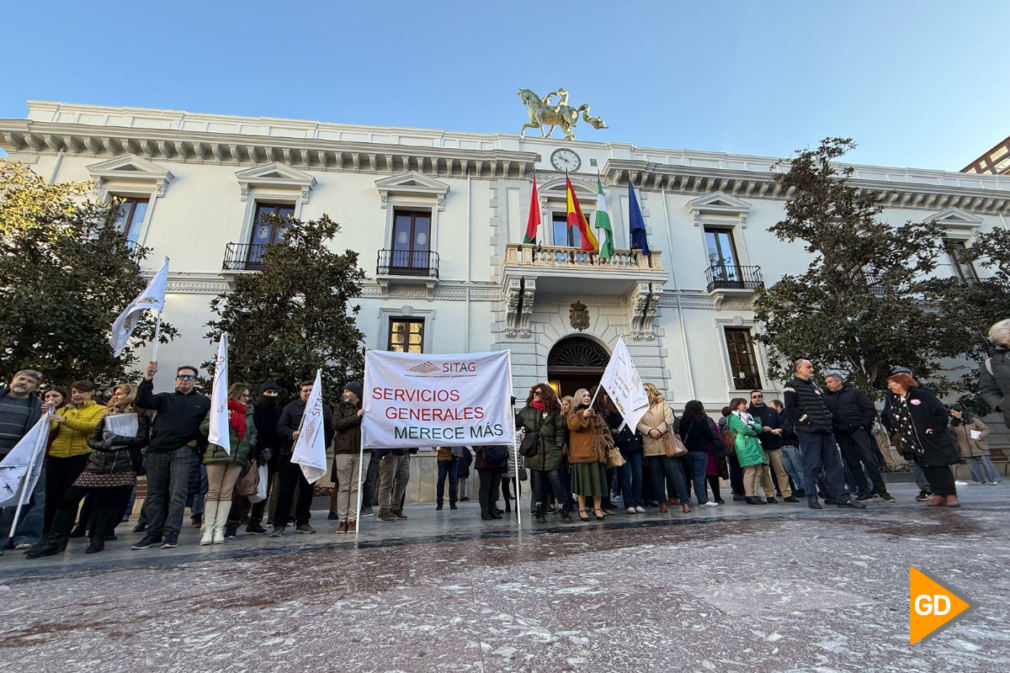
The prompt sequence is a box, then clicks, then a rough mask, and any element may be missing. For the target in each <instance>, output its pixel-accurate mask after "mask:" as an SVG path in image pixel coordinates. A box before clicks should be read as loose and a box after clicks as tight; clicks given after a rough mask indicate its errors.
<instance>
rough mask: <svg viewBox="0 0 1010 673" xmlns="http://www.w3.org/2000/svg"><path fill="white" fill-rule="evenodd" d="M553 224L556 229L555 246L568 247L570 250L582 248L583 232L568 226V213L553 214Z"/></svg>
mask: <svg viewBox="0 0 1010 673" xmlns="http://www.w3.org/2000/svg"><path fill="white" fill-rule="evenodd" d="M583 214H585V213H583ZM551 224H552V225H553V227H554V245H556V246H560V247H564V246H568V247H569V248H581V247H582V232H580V231H579V228H578V227H569V226H568V213H557V212H555V213H553V214H552V215H551Z"/></svg>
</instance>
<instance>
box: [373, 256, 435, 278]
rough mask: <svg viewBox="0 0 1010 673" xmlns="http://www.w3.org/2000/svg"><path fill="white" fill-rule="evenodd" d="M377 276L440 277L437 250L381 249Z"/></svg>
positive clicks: (377, 263) (377, 264)
mask: <svg viewBox="0 0 1010 673" xmlns="http://www.w3.org/2000/svg"><path fill="white" fill-rule="evenodd" d="M375 275H376V276H418V277H422V278H436V279H437V278H438V253H437V252H411V251H410V250H380V251H379V254H378V258H377V260H376V265H375Z"/></svg>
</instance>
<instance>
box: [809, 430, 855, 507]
mask: <svg viewBox="0 0 1010 673" xmlns="http://www.w3.org/2000/svg"><path fill="white" fill-rule="evenodd" d="M799 435H800V451H802V452H803V483H805V484H813V483H816V481H817V474H818V472H819V471H820V469H821V468H822V467H823V468H824V478H825V480H826V482H827V486H828V495H830V496H831V497H832V498H834V499H835V502H836V503H837V504H839V505H843V504H845V503H847V502H850V501H851V500H852V496H851V494H850V493H849V492H848V491H847V490H846V489H845V476H844V472H843V470H842V461H841V458H840V457H839V455H838V447H837V446H835V436H834V435H832V434H814V433H811V432H801V433H799ZM804 490H806V493H807V502H816V501H817V492H816V490H815V489H812V488H811V489H804Z"/></svg>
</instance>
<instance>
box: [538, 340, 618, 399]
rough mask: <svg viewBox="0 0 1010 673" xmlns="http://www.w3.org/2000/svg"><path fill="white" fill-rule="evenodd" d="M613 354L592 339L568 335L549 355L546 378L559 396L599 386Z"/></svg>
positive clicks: (555, 345)
mask: <svg viewBox="0 0 1010 673" xmlns="http://www.w3.org/2000/svg"><path fill="white" fill-rule="evenodd" d="M609 361H610V354H609V353H607V350H606V349H605V348H604V347H603V346H601V345H600V344H598V343H596V342H595V341H593V340H592V339H589V338H587V337H584V336H570V337H565V338H564V339H562V340H561V341H558V342H557V343H556V344H554V347H553V348H551V352H550V354H548V356H547V378H548V379H549V382H550V384H551V387H552V388H554V390H555V391H557V393H558V396H559V397H564V396H565V395H574V394H575V391H576V390H578V389H579V388H586V389H587V390H588V389H589V388H592V387H593V386H595V385H598V384H599V382H600V377H601V376H603V370H604V369H606V368H607V362H609Z"/></svg>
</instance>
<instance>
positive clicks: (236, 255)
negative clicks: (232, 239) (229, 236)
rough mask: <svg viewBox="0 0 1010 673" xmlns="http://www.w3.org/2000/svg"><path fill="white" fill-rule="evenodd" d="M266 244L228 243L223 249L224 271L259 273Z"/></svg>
mask: <svg viewBox="0 0 1010 673" xmlns="http://www.w3.org/2000/svg"><path fill="white" fill-rule="evenodd" d="M267 245H269V244H268V243H229V244H228V245H227V246H226V247H225V249H224V263H223V264H222V265H221V268H222V269H223V270H224V271H259V270H260V269H262V268H263V262H262V261H261V260H262V258H263V253H264V252H266V250H267Z"/></svg>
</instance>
